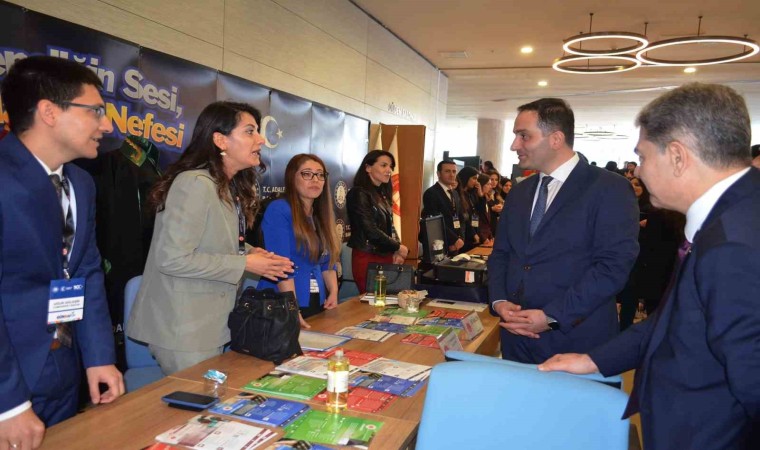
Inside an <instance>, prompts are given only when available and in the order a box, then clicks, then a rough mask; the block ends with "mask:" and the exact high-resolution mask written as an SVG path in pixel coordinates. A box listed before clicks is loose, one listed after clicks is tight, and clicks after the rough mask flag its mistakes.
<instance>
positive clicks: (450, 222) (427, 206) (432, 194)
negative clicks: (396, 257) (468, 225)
mask: <svg viewBox="0 0 760 450" xmlns="http://www.w3.org/2000/svg"><path fill="white" fill-rule="evenodd" d="M452 198H453V200H454V207H452V205H451V200H449V196H448V195H446V191H444V190H443V188H442V187H441V185H440V184H439V183H437V182H436V183H435V184H434V185H432V186H431V187H429V188H428V189H427V190H426V191H425V193H424V194H423V195H422V217H430V216H437V215H441V216H443V227H444V229H445V232H446V247H448V246H449V245H454V243H455V242H456V241H457V239H464V227H465V224H464V222H463V221H462V217H461V216H462V215H461V213H460V210H461V203H460V200H459V195H458V194H457V191H455V190H452ZM455 211H456V212H457V215H458V217H459V224H460V227H459V229H456V228H454V212H455ZM421 232H422V230H420V233H421ZM423 239H424V236H422V234H420V241H423V242H424V240H423ZM423 247H424V246H423ZM447 252H448V250H447Z"/></svg>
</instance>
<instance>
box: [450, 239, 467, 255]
mask: <svg viewBox="0 0 760 450" xmlns="http://www.w3.org/2000/svg"><path fill="white" fill-rule="evenodd" d="M462 247H464V241H463V240H462V238H459V239H457V241H456V242H454V245H449V250H451V251H452V252H456V251H459V249H460V248H462Z"/></svg>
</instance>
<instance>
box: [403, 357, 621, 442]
mask: <svg viewBox="0 0 760 450" xmlns="http://www.w3.org/2000/svg"><path fill="white" fill-rule="evenodd" d="M627 401H628V396H627V395H626V394H624V393H623V392H621V391H620V390H619V389H614V388H611V387H609V386H605V385H603V384H600V383H596V382H592V381H590V380H585V379H582V378H578V377H575V376H573V375H570V374H565V373H543V372H539V371H537V370H533V369H530V368H524V367H516V366H513V365H509V364H493V363H487V362H471V361H464V362H460V361H457V362H446V363H441V364H438V365H437V366H435V367H434V368H433V371H432V373H431V375H430V381H429V386H428V390H427V394H426V396H425V404H424V407H423V410H422V419H421V421H420V428H419V434H418V438H417V449H418V450H433V449H436V450H441V449H443V450H448V449H451V450H454V449H457V450H459V449H464V448H473V449H475V448H514V449H528V448H558V449H559V448H561V449H563V450H574V449H578V450H580V449H583V450H618V449H619V450H624V449H627V448H628V429H629V423H628V421H627V420H621V416H622V414H623V411H624V409H625V405H626V403H627Z"/></svg>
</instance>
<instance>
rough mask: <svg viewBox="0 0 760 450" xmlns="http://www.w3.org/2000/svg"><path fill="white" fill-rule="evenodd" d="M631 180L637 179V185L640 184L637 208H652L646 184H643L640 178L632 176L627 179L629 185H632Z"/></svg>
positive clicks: (644, 209)
mask: <svg viewBox="0 0 760 450" xmlns="http://www.w3.org/2000/svg"><path fill="white" fill-rule="evenodd" d="M633 180H636V181H638V182H639V186H641V197H639V198H638V202H639V210H640V211H647V210H649V209H652V200H651V199H650V194H649V189H647V185H646V184H644V182H643V181H642V180H641V178H638V177H633V178H631V179H630V180H629V181H630V183H631V185H633Z"/></svg>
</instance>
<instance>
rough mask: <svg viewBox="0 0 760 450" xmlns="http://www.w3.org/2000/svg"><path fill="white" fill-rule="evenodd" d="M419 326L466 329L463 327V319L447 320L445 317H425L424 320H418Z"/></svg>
mask: <svg viewBox="0 0 760 450" xmlns="http://www.w3.org/2000/svg"><path fill="white" fill-rule="evenodd" d="M417 325H435V326H441V327H453V328H464V325H462V319H447V318H445V317H425V318H424V319H420V320H418V321H417Z"/></svg>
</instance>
